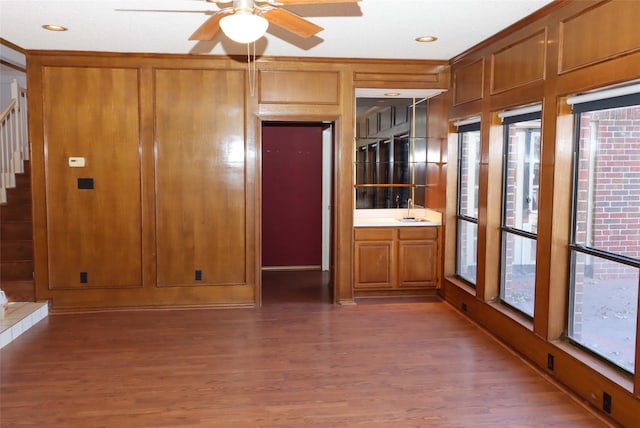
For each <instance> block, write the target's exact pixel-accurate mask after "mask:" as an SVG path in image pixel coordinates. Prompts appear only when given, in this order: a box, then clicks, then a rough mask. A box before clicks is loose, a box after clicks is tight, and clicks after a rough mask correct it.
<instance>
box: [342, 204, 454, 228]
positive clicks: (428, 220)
mask: <svg viewBox="0 0 640 428" xmlns="http://www.w3.org/2000/svg"><path fill="white" fill-rule="evenodd" d="M441 224H442V214H440V213H439V212H438V211H434V210H431V209H428V208H412V209H411V210H407V209H406V208H389V209H360V210H355V211H354V212H353V226H354V227H416V226H440V225H441Z"/></svg>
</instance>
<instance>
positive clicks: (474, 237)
mask: <svg viewBox="0 0 640 428" xmlns="http://www.w3.org/2000/svg"><path fill="white" fill-rule="evenodd" d="M476 120H477V121H475V122H474V121H473V120H472V123H467V124H463V125H460V126H458V201H457V210H456V216H457V231H458V232H457V238H456V239H457V242H456V275H458V276H459V277H460V278H462V279H464V280H465V281H467V282H469V283H470V284H472V285H474V286H475V284H476V267H477V264H478V261H477V260H478V257H477V248H478V181H479V178H480V122H479V118H478V119H476Z"/></svg>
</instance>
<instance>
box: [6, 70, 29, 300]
mask: <svg viewBox="0 0 640 428" xmlns="http://www.w3.org/2000/svg"><path fill="white" fill-rule="evenodd" d="M11 92H12V100H11V101H10V103H9V105H8V106H7V107H6V108H4V109H3V110H2V115H1V116H0V288H1V289H2V290H3V291H4V292H5V293H6V294H7V297H8V298H9V300H10V301H14V302H16V301H20V302H34V301H35V287H34V281H33V230H32V220H31V168H30V163H29V140H28V137H27V135H28V134H27V104H26V90H25V89H24V88H20V87H19V85H18V83H17V81H15V80H14V81H13V83H12V85H11Z"/></svg>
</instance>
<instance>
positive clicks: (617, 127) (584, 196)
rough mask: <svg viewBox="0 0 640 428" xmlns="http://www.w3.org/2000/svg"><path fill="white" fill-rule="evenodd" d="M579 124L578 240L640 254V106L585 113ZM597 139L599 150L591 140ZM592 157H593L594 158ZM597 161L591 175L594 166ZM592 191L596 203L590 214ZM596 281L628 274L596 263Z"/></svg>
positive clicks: (627, 252)
mask: <svg viewBox="0 0 640 428" xmlns="http://www.w3.org/2000/svg"><path fill="white" fill-rule="evenodd" d="M581 118H582V120H581V123H580V137H581V138H580V170H579V176H578V192H579V195H578V196H579V198H578V199H579V200H580V201H582V202H580V203H579V205H578V207H577V223H576V226H577V228H576V242H578V243H586V244H587V245H589V246H591V247H594V248H597V249H600V250H604V251H610V252H612V253H616V254H622V255H625V256H628V257H632V258H636V259H638V258H640V107H635V108H627V109H616V110H605V111H595V112H586V113H582V115H581ZM594 133H595V138H596V140H597V150H596V151H595V152H594V150H593V147H594V146H593V145H592V142H591V141H592V140H593V138H594V135H593V134H594ZM589 157H591V161H590V160H589ZM590 162H591V164H592V165H595V168H594V172H595V173H594V174H592V175H591V177H590V176H589V174H588V167H589V164H590ZM589 194H591V198H592V199H593V202H592V204H595V210H594V211H593V212H592V215H591V217H589V216H588V213H587V206H588V204H587V202H586V201H587V200H588V199H589ZM588 271H590V272H592V275H593V277H594V278H595V279H602V278H608V279H618V278H621V275H622V277H626V275H628V273H627V271H626V270H625V269H618V268H616V266H615V265H612V264H611V263H606V264H603V263H599V262H598V261H597V259H596V260H594V261H593V264H592V266H591V267H590V268H589V269H588Z"/></svg>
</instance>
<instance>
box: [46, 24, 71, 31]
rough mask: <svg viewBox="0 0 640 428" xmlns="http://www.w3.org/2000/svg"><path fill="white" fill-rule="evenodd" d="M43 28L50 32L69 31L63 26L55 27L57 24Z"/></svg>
mask: <svg viewBox="0 0 640 428" xmlns="http://www.w3.org/2000/svg"><path fill="white" fill-rule="evenodd" d="M42 28H44V29H45V30H49V31H67V30H68V28H67V27H63V26H62V25H55V24H45V25H43V26H42Z"/></svg>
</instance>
